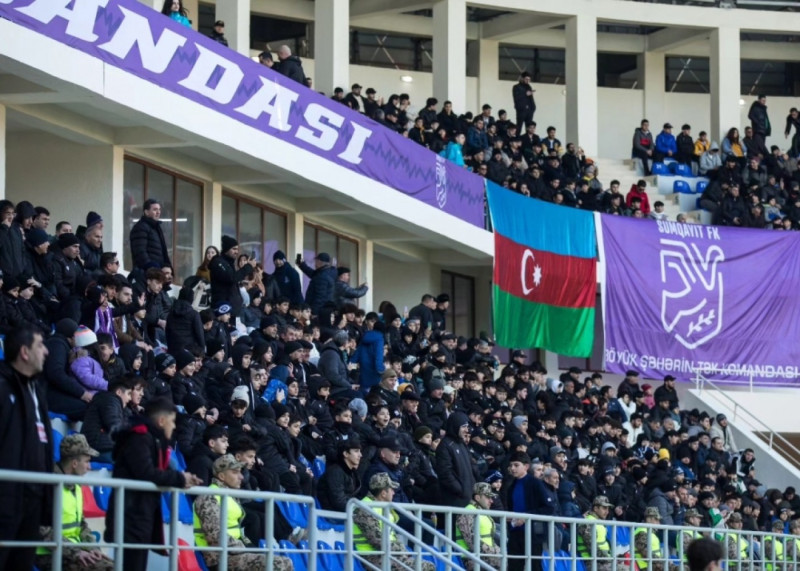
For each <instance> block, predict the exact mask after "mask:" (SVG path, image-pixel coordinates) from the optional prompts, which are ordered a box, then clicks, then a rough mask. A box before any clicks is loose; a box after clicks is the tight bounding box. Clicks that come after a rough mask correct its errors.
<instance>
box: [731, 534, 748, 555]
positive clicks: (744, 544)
mask: <svg viewBox="0 0 800 571" xmlns="http://www.w3.org/2000/svg"><path fill="white" fill-rule="evenodd" d="M728 535H729V536H730V537H732V538H733V539H734V541H736V542H738V543H739V553H741V555H742V561H746V560H747V559H748V555H747V546H748V545H749V544H748V543H747V540H745V539H743V538H742V537H741V536H740V535H739V534H738V533H735V532H729V533H728Z"/></svg>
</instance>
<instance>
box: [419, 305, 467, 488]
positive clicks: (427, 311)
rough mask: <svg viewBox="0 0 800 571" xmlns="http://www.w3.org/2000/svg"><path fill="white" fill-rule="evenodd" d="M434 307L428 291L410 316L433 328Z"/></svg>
mask: <svg viewBox="0 0 800 571" xmlns="http://www.w3.org/2000/svg"><path fill="white" fill-rule="evenodd" d="M434 309H436V298H435V297H433V296H432V295H431V294H429V293H426V294H425V295H423V296H422V301H421V302H420V304H419V305H415V306H414V307H412V308H411V310H410V311H409V312H408V317H409V318H413V317H416V318H417V319H419V322H420V327H421V329H423V330H424V329H432V328H433V310H434ZM471 492H472V490H470V493H471ZM469 501H472V496H470V500H469Z"/></svg>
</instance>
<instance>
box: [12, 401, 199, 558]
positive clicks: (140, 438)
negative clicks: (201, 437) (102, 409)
mask: <svg viewBox="0 0 800 571" xmlns="http://www.w3.org/2000/svg"><path fill="white" fill-rule="evenodd" d="M174 430H175V406H174V405H173V404H172V402H171V401H169V400H166V399H160V398H157V399H153V400H151V401H149V402H148V403H147V406H146V407H145V416H144V417H141V418H139V419H138V421H137V422H136V423H135V424H134V425H133V426H131V427H130V429H128V430H126V431H123V432H121V433H120V434H119V436H118V437H117V441H116V443H115V445H114V454H113V455H114V476H113V477H114V478H118V479H126V480H141V481H145V482H152V483H153V484H155V485H157V486H161V487H165V488H166V487H171V488H190V487H192V486H199V485H200V484H201V481H200V479H199V478H198V477H197V476H195V475H194V474H192V473H190V472H178V471H177V470H172V469H171V468H169V442H170V440H171V439H172V433H173V431H174ZM116 493H117V492H116V490H114V491H112V492H111V498H110V501H109V507H108V511H107V512H106V531H105V540H106V541H114V517H115V514H114V512H115V510H116V508H115V501H114V496H115V495H116ZM123 507H124V510H125V514H124V519H125V529H124V532H123V535H122V538H123V541H124V542H125V543H127V544H131V543H132V544H136V543H152V544H163V543H164V524H163V523H162V522H163V516H162V513H161V494H160V493H159V492H136V491H131V490H128V491H126V492H125V499H124V502H123ZM173 515H176V516H177V514H173ZM120 556H121V557H122V559H123V567H124V569H125V571H146V569H147V550H145V549H130V548H129V549H124V550H122V554H121V555H120V554H119V553H117V557H120ZM4 568H5V567H4Z"/></svg>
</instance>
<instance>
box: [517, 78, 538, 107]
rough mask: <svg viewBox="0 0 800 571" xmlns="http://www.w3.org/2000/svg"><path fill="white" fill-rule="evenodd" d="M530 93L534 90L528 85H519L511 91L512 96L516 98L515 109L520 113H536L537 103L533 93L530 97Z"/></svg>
mask: <svg viewBox="0 0 800 571" xmlns="http://www.w3.org/2000/svg"><path fill="white" fill-rule="evenodd" d="M529 91H531V92H532V91H533V88H532V87H531V86H530V85H528V84H526V83H522V82H520V83H517V84H516V85H514V87H513V88H512V89H511V95H512V96H513V97H514V109H516V110H517V111H519V112H524V111H530V112H534V111H536V102H535V101H534V100H533V93H531V95H528V92H529Z"/></svg>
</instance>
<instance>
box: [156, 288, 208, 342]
mask: <svg viewBox="0 0 800 571" xmlns="http://www.w3.org/2000/svg"><path fill="white" fill-rule="evenodd" d="M189 291H190V292H191V290H189ZM181 295H183V291H182V292H181ZM166 334H167V347H169V351H170V353H172V354H173V355H177V354H178V351H180V350H181V349H185V348H186V347H188V346H189V345H196V346H198V347H201V348H202V349H203V350H205V347H206V337H205V332H204V331H203V322H202V320H201V319H200V314H199V313H197V311H195V309H194V308H193V307H192V302H191V301H186V300H185V299H178V300H177V301H175V303H173V304H172V309H171V310H170V312H169V315H168V316H167V328H166Z"/></svg>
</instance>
